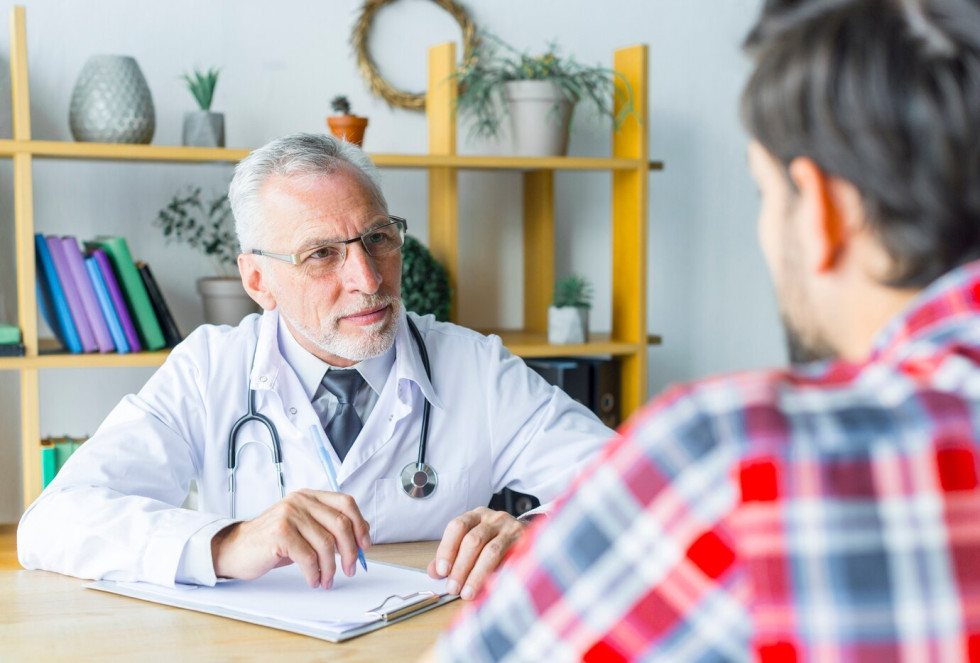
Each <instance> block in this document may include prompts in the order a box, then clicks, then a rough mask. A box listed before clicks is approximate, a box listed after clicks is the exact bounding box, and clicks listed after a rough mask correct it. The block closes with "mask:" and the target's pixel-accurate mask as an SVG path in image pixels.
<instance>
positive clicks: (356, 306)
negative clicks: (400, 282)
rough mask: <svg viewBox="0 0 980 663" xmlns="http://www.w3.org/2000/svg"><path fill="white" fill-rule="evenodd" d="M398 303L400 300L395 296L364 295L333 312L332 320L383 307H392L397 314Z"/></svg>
mask: <svg viewBox="0 0 980 663" xmlns="http://www.w3.org/2000/svg"><path fill="white" fill-rule="evenodd" d="M400 302H401V298H400V297H397V296H395V295H383V294H380V293H379V294H374V295H364V296H362V297H360V298H359V299H358V300H356V301H354V302H352V303H350V304H348V305H346V306H344V307H343V308H342V309H338V310H335V311H334V312H333V314H334V319H338V320H339V319H340V318H343V317H346V316H348V315H354V314H355V313H359V312H360V311H364V310H366V309H378V308H383V307H385V306H393V307H394V308H395V311H396V312H397V310H398V309H397V306H398V305H399V303H400Z"/></svg>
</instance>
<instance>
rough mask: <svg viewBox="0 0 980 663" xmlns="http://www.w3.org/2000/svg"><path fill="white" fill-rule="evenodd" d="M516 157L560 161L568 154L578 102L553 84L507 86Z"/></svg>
mask: <svg viewBox="0 0 980 663" xmlns="http://www.w3.org/2000/svg"><path fill="white" fill-rule="evenodd" d="M504 98H505V99H506V101H507V109H508V114H509V115H510V126H511V137H512V139H513V142H514V154H516V155H517V156H523V157H560V156H564V155H565V153H566V152H567V151H568V123H569V121H570V120H571V117H572V106H574V101H573V100H571V99H569V98H568V96H567V95H566V94H565V92H564V91H563V90H562V89H561V88H560V87H558V86H557V85H556V84H555V83H553V82H552V81H546V80H545V81H511V82H509V83H505V84H504Z"/></svg>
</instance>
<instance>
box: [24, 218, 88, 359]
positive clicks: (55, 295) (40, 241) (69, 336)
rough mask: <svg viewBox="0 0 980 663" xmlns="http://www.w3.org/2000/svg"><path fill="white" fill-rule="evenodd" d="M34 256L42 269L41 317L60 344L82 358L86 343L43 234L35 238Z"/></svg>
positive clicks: (39, 271) (39, 280)
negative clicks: (81, 335)
mask: <svg viewBox="0 0 980 663" xmlns="http://www.w3.org/2000/svg"><path fill="white" fill-rule="evenodd" d="M34 253H35V256H36V258H37V265H38V269H37V291H38V303H39V304H40V308H41V314H42V315H43V316H44V319H45V320H46V321H47V323H48V326H49V327H51V331H52V332H54V335H55V337H56V338H57V339H58V342H59V343H61V345H63V346H64V347H65V349H66V350H68V351H69V352H72V353H74V354H78V353H80V352H81V351H82V343H81V341H80V340H79V338H78V331H77V330H76V329H75V322H74V321H73V320H72V319H71V311H70V310H69V308H68V302H67V300H66V299H65V292H64V290H63V289H62V287H61V281H60V280H59V279H58V272H57V271H56V270H55V268H54V260H53V259H52V258H51V251H49V250H48V242H47V240H45V239H44V235H42V234H41V233H37V234H36V235H34Z"/></svg>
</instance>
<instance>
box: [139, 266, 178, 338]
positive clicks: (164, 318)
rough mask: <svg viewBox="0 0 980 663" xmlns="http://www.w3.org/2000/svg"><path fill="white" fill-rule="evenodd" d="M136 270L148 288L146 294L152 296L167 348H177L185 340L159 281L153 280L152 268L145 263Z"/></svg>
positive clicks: (151, 301)
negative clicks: (158, 283)
mask: <svg viewBox="0 0 980 663" xmlns="http://www.w3.org/2000/svg"><path fill="white" fill-rule="evenodd" d="M136 269H137V270H138V271H139V273H140V278H142V279H143V285H144V286H146V294H148V295H149V296H150V303H151V304H153V310H154V311H155V312H156V314H157V320H158V321H159V322H160V328H161V329H162V330H163V338H164V339H165V340H166V342H167V347H168V348H174V347H177V344H178V343H180V342H181V341H182V340H184V338H183V336H181V335H180V329H178V328H177V321H176V320H174V316H173V314H171V313H170V307H169V306H167V300H165V299H164V298H163V291H161V290H160V286H159V285H157V280H156V279H155V278H153V272H152V271H150V266H149V265H147V264H146V263H145V262H137V263H136Z"/></svg>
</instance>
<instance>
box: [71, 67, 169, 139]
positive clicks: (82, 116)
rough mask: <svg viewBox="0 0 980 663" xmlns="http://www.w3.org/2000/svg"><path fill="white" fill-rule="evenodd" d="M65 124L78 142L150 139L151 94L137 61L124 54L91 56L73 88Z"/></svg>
mask: <svg viewBox="0 0 980 663" xmlns="http://www.w3.org/2000/svg"><path fill="white" fill-rule="evenodd" d="M68 123H69V125H70V126H71V134H72V136H74V137H75V140H77V141H84V142H92V143H149V142H150V141H151V140H153V130H154V128H155V123H156V119H155V116H154V112H153V97H152V96H151V95H150V88H149V87H148V86H147V84H146V79H145V78H143V72H142V71H140V67H139V65H138V64H136V60H134V59H133V58H131V57H128V56H125V55H93V56H91V57H90V58H89V59H88V60H87V61H86V62H85V66H83V67H82V71H81V73H80V74H79V75H78V82H76V83H75V89H74V90H72V93H71V108H70V110H69V112H68Z"/></svg>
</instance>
